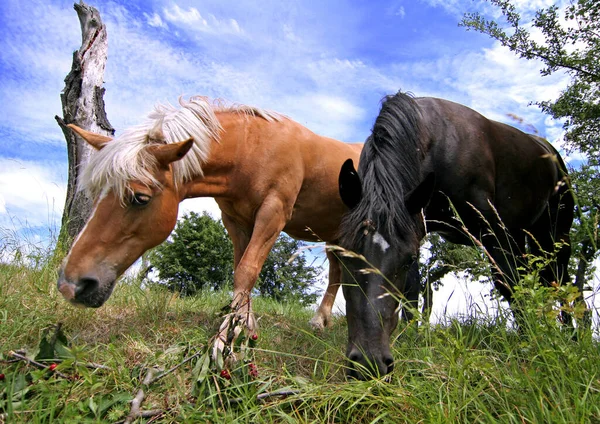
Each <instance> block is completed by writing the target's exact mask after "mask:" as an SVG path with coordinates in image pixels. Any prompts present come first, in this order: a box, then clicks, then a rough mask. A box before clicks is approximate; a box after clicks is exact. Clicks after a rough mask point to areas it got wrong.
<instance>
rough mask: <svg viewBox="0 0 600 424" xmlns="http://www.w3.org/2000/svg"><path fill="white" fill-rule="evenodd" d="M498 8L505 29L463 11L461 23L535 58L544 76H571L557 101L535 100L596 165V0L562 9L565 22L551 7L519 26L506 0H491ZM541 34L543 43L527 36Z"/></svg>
mask: <svg viewBox="0 0 600 424" xmlns="http://www.w3.org/2000/svg"><path fill="white" fill-rule="evenodd" d="M489 2H490V3H491V4H493V5H495V6H497V7H499V8H500V10H501V12H502V14H503V16H504V17H505V19H506V21H507V23H508V26H509V28H508V30H505V29H503V28H501V26H500V25H499V24H498V23H496V22H494V21H490V20H486V19H484V18H483V17H482V16H481V15H480V14H479V13H467V14H465V17H464V19H463V21H462V23H461V24H462V25H463V26H465V27H467V28H468V29H474V30H476V31H479V32H482V33H484V34H487V35H489V36H491V37H492V38H494V39H496V40H498V41H499V42H500V43H501V44H502V45H503V46H506V47H508V48H509V49H510V50H512V51H514V52H515V53H516V54H518V55H519V56H521V57H522V58H525V59H539V60H540V61H541V62H542V63H543V64H544V65H545V67H544V68H543V69H542V70H541V73H542V75H550V74H553V73H555V72H557V71H564V72H567V73H568V74H569V75H570V76H571V82H570V84H569V85H568V87H567V88H566V89H565V90H563V91H562V93H561V94H560V96H559V97H558V99H557V100H547V101H541V102H537V104H538V105H539V106H541V108H542V109H543V110H544V111H545V112H548V113H549V114H550V115H552V116H553V117H554V118H557V119H560V118H564V119H565V122H564V128H565V130H566V136H565V139H566V141H567V143H568V144H569V146H570V147H571V148H573V149H577V150H580V151H581V152H584V153H585V154H587V155H588V158H590V159H591V160H593V161H594V162H595V163H594V164H595V165H598V156H599V154H600V86H599V83H600V2H598V1H597V0H579V1H572V2H571V3H570V5H568V6H567V7H565V8H564V12H563V19H561V18H560V16H559V10H560V9H559V7H558V6H556V5H554V6H551V7H549V8H546V9H540V10H538V11H537V12H536V14H535V17H534V18H533V20H532V22H529V23H525V24H523V23H522V22H521V15H520V14H519V13H518V12H517V11H516V8H515V6H514V5H513V4H511V1H510V0H489ZM531 29H536V30H539V31H540V32H541V34H542V36H543V41H537V40H536V39H534V38H533V37H532V35H531Z"/></svg>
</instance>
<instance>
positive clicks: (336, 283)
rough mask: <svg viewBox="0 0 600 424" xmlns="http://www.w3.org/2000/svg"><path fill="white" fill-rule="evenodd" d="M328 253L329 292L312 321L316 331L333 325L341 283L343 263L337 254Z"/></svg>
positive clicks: (327, 251) (327, 291)
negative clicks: (333, 310) (334, 310)
mask: <svg viewBox="0 0 600 424" xmlns="http://www.w3.org/2000/svg"><path fill="white" fill-rule="evenodd" d="M326 253H327V259H328V261H329V283H328V284H327V290H326V291H325V294H324V295H323V300H321V304H320V305H319V308H318V309H317V311H316V312H315V315H314V316H313V317H312V319H311V320H310V325H311V326H312V327H313V328H314V329H315V330H323V329H324V328H325V327H328V326H329V325H331V310H332V309H333V303H334V302H335V296H336V295H337V292H338V289H339V288H340V283H341V276H342V268H341V263H340V261H339V259H338V258H337V256H336V255H335V253H333V252H330V251H329V250H327V249H326Z"/></svg>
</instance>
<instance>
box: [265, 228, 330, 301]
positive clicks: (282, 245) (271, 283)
mask: <svg viewBox="0 0 600 424" xmlns="http://www.w3.org/2000/svg"><path fill="white" fill-rule="evenodd" d="M303 246H304V243H303V242H301V241H298V240H294V239H293V238H291V237H289V236H287V235H285V234H281V235H280V236H279V238H278V239H277V242H276V243H275V246H273V249H271V253H269V256H268V257H267V260H266V261H265V263H264V265H263V268H262V271H261V273H260V276H259V281H258V284H257V285H256V290H257V291H258V292H259V293H260V294H261V295H262V296H268V297H271V298H273V299H275V300H277V301H280V302H283V301H287V300H297V301H299V302H300V303H302V304H303V305H310V304H312V303H315V302H316V300H317V297H318V293H317V292H316V291H315V289H314V287H315V286H316V283H317V280H318V276H319V274H320V273H321V272H322V269H321V268H320V267H313V266H311V265H309V264H308V263H307V260H306V257H305V256H304V255H295V253H296V252H298V250H299V249H301V248H302V247H303ZM292 257H294V259H293V260H292V261H291V262H290V258H292Z"/></svg>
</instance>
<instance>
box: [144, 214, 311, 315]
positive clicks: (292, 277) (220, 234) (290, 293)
mask: <svg viewBox="0 0 600 424" xmlns="http://www.w3.org/2000/svg"><path fill="white" fill-rule="evenodd" d="M300 247H301V242H299V241H297V240H294V239H292V238H290V237H288V236H286V235H284V234H282V235H281V236H280V237H279V238H278V239H277V242H276V243H275V246H274V247H273V249H272V250H271V253H270V254H269V256H268V257H267V260H266V261H265V264H264V265H263V268H262V271H261V273H260V276H259V279H258V282H257V285H256V287H255V292H256V293H257V294H260V295H263V296H268V297H271V298H274V299H276V300H278V301H286V300H291V299H295V300H298V301H300V302H302V303H304V304H310V303H313V302H314V301H315V300H316V297H317V293H316V292H315V290H314V287H315V285H316V282H317V277H318V275H319V274H320V272H321V270H320V268H318V267H313V266H310V265H308V264H307V261H306V258H305V257H304V256H303V255H298V256H297V257H295V258H294V260H293V261H290V257H292V255H293V254H294V253H295V252H296V251H297V250H298V249H299V248H300ZM148 261H149V262H150V264H151V267H152V268H154V269H156V270H157V271H158V279H159V283H160V284H164V285H166V286H167V287H168V288H169V289H170V290H173V291H178V292H180V293H181V294H183V295H193V294H194V293H196V292H198V291H200V290H202V289H205V288H206V289H212V290H219V289H226V288H231V285H232V282H233V244H232V242H231V240H230V238H229V236H228V235H227V231H226V230H225V227H224V226H223V225H222V224H221V222H220V221H217V220H215V219H213V218H212V217H211V216H210V215H208V214H207V213H206V212H205V213H204V214H202V215H199V214H197V213H195V212H191V213H190V214H188V215H185V216H184V217H183V219H181V220H179V222H178V223H177V226H176V227H175V230H174V231H173V233H172V234H171V236H170V237H169V239H168V240H167V241H165V242H164V243H163V244H161V245H160V246H158V247H157V248H155V249H154V250H153V251H152V252H151V253H150V254H149V255H148Z"/></svg>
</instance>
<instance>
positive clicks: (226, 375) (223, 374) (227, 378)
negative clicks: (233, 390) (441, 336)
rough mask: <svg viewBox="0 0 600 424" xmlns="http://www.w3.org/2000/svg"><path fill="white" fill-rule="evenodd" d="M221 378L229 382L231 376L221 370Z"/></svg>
mask: <svg viewBox="0 0 600 424" xmlns="http://www.w3.org/2000/svg"><path fill="white" fill-rule="evenodd" d="M221 377H223V378H224V379H225V380H231V375H230V374H229V371H227V370H221Z"/></svg>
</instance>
